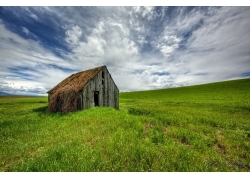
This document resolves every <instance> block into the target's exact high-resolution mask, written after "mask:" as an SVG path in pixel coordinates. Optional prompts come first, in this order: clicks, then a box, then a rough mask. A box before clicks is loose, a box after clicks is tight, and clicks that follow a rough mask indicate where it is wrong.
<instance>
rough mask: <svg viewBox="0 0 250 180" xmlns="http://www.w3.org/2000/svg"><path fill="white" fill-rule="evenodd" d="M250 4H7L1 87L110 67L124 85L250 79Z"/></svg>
mask: <svg viewBox="0 0 250 180" xmlns="http://www.w3.org/2000/svg"><path fill="white" fill-rule="evenodd" d="M249 17H250V7H244V6H241V7H229V6H226V7H207V6H206V7H159V6H158V7H132V6H130V7H128V6H127V7H122V6H120V7H111V6H106V7H83V6H79V7H67V6H66V7H41V6H40V7H32V6H29V7H7V6H2V7H0V91H3V92H7V93H11V94H23V95H25V94H29V95H46V92H47V91H48V90H49V89H51V88H53V87H54V86H55V85H56V84H58V83H59V82H60V81H62V80H63V79H64V78H66V77H67V76H69V75H71V74H72V73H75V72H78V71H83V70H87V69H90V68H94V67H97V66H102V65H106V66H107V68H108V70H109V72H110V73H111V75H112V77H113V79H114V81H115V83H116V84H117V86H118V88H119V89H120V91H121V92H122V91H136V90H149V89H159V88H170V87H178V86H186V85H194V84H201V83H209V82H217V81H224V80H230V79H240V78H247V77H250V20H249Z"/></svg>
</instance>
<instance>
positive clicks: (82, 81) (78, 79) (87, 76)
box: [47, 66, 105, 94]
mask: <svg viewBox="0 0 250 180" xmlns="http://www.w3.org/2000/svg"><path fill="white" fill-rule="evenodd" d="M103 67H105V66H100V67H96V68H93V69H88V70H86V71H81V72H78V73H75V74H72V75H70V76H69V77H67V78H66V79H64V80H62V81H61V82H60V83H59V84H58V85H56V86H55V87H54V88H52V89H51V90H49V91H48V92H47V93H49V94H52V93H54V92H56V91H58V90H60V89H62V88H63V87H65V86H67V87H71V86H72V87H74V88H77V90H79V91H81V90H82V89H83V88H84V86H85V85H86V84H87V83H88V82H89V81H91V80H92V79H93V78H94V77H95V76H96V75H97V74H98V73H99V72H100V70H101V69H102V68H103Z"/></svg>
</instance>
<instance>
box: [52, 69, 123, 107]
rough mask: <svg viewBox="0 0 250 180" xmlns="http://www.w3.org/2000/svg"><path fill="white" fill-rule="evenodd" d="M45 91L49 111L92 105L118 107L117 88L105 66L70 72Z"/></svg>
mask: <svg viewBox="0 0 250 180" xmlns="http://www.w3.org/2000/svg"><path fill="white" fill-rule="evenodd" d="M47 93H48V100H49V106H48V111H50V112H58V111H59V112H69V111H76V110H82V109H87V108H90V107H93V106H108V107H114V108H116V109H119V89H118V88H117V86H116V84H115V82H114V80H113V79H112V77H111V75H110V73H109V71H108V69H107V67H106V66H100V67H96V68H93V69H89V70H86V71H81V72H78V73H75V74H72V75H71V76H69V77H67V78H66V79H64V80H63V81H62V82H60V83H59V84H58V85H56V86H55V87H54V88H52V89H51V90H49V91H48V92H47Z"/></svg>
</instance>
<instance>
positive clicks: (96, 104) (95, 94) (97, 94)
mask: <svg viewBox="0 0 250 180" xmlns="http://www.w3.org/2000/svg"><path fill="white" fill-rule="evenodd" d="M94 102H95V106H99V91H94Z"/></svg>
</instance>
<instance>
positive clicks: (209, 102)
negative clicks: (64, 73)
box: [0, 79, 250, 172]
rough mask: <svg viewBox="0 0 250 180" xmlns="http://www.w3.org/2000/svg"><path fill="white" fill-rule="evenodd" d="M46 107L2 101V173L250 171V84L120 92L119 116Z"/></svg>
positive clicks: (41, 102) (28, 100) (23, 100)
mask: <svg viewBox="0 0 250 180" xmlns="http://www.w3.org/2000/svg"><path fill="white" fill-rule="evenodd" d="M46 108H47V98H46V97H0V171H84V172H86V171H92V172H95V171H164V172H169V171H250V153H249V152H250V79H244V80H236V81H228V82H221V83H213V84H207V85H199V86H191V87H182V88H173V89H165V90H155V91H142V92H130V93H120V110H115V109H112V108H105V107H101V108H91V109H88V110H84V111H78V112H73V113H68V114H64V115H63V114H60V113H47V112H46Z"/></svg>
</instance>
